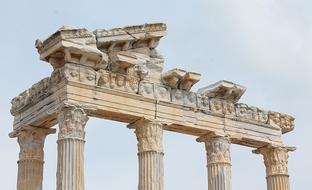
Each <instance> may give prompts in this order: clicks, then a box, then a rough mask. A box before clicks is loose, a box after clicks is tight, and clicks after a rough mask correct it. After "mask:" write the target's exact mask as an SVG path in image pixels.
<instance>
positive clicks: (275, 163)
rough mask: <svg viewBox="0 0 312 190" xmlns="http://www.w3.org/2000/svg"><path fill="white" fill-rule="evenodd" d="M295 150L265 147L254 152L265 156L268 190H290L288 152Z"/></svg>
mask: <svg viewBox="0 0 312 190" xmlns="http://www.w3.org/2000/svg"><path fill="white" fill-rule="evenodd" d="M294 150H295V149H294V148H290V147H263V148H259V149H257V150H255V151H254V153H257V154H262V155H263V159H264V164H265V167H266V179H267V189H268V190H290V184H289V175H288V152H289V151H294Z"/></svg>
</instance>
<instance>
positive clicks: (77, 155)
mask: <svg viewBox="0 0 312 190" xmlns="http://www.w3.org/2000/svg"><path fill="white" fill-rule="evenodd" d="M58 121H59V128H60V130H59V134H58V141H57V145H58V148H57V149H58V159H57V190H84V154H83V153H84V143H85V140H84V139H85V132H84V128H85V125H86V122H87V121H88V116H87V114H86V113H85V112H84V110H83V109H81V108H78V107H74V106H71V107H65V108H62V110H61V112H60V113H59V116H58Z"/></svg>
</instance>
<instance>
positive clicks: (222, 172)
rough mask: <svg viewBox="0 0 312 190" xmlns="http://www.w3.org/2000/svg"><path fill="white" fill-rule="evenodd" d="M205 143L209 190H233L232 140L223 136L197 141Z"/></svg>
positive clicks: (205, 137)
mask: <svg viewBox="0 0 312 190" xmlns="http://www.w3.org/2000/svg"><path fill="white" fill-rule="evenodd" d="M197 141H198V142H204V143H205V147H206V153H207V168H208V189H209V190H231V188H232V184H231V175H232V174H231V155H230V145H231V143H230V140H229V139H228V138H227V137H222V136H209V135H207V136H203V137H200V138H198V139H197Z"/></svg>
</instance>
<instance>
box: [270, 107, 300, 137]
mask: <svg viewBox="0 0 312 190" xmlns="http://www.w3.org/2000/svg"><path fill="white" fill-rule="evenodd" d="M294 121H295V118H293V117H292V116H290V115H286V114H282V113H278V112H272V111H270V112H269V124H270V125H272V126H277V127H280V128H281V129H282V133H287V132H289V131H292V130H293V129H294V125H295V123H294Z"/></svg>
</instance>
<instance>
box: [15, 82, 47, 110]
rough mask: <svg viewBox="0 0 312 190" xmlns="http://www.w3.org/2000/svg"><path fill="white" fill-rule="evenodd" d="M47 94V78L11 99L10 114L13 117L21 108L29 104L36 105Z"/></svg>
mask: <svg viewBox="0 0 312 190" xmlns="http://www.w3.org/2000/svg"><path fill="white" fill-rule="evenodd" d="M49 94H50V78H49V77H47V78H44V79H42V80H40V81H39V82H37V83H36V84H34V85H32V87H31V88H30V89H28V90H26V91H24V92H22V93H21V94H20V95H18V96H17V97H15V98H13V99H12V101H11V104H12V107H11V113H12V114H13V115H15V114H17V113H18V112H19V111H20V110H22V109H23V108H25V107H27V106H29V105H30V104H35V103H37V102H38V101H40V100H41V99H43V98H45V97H47V96H48V95H49Z"/></svg>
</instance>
